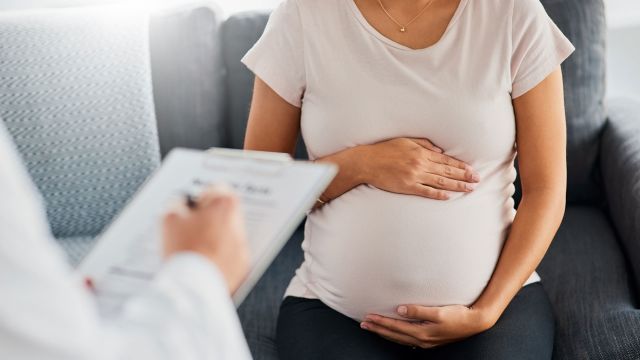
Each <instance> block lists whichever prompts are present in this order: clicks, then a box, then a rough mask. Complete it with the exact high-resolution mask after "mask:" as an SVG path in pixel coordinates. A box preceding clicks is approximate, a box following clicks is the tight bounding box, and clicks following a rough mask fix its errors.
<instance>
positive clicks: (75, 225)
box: [0, 8, 159, 237]
mask: <svg viewBox="0 0 640 360" xmlns="http://www.w3.org/2000/svg"><path fill="white" fill-rule="evenodd" d="M147 29H148V27H147V22H146V17H145V16H144V15H143V14H137V13H132V14H129V13H128V12H126V11H124V10H123V9H117V10H115V9H111V11H108V10H107V9H106V8H98V9H88V8H87V9H64V10H47V11H44V10H43V11H29V12H25V13H3V14H0V38H1V39H2V44H0V118H3V119H4V121H5V124H6V126H7V129H8V130H9V132H10V133H11V134H12V136H13V137H14V140H15V142H16V144H17V147H18V150H19V151H20V152H21V154H22V156H23V158H24V160H25V162H26V165H27V168H28V169H29V172H30V174H31V176H32V178H33V180H34V182H35V183H36V185H37V186H38V188H39V189H40V191H41V192H42V195H43V197H44V200H45V202H46V205H47V212H48V216H49V221H50V224H51V228H52V231H53V234H54V235H55V236H57V237H78V236H95V235H97V234H98V233H99V232H100V231H101V230H102V228H103V227H104V226H105V225H106V224H107V223H108V222H109V221H110V220H111V219H112V217H113V216H114V215H115V214H117V213H118V212H119V210H120V209H121V208H122V206H123V205H124V204H125V203H126V201H127V200H128V199H129V198H130V197H131V195H132V194H133V193H134V192H135V191H136V190H137V188H138V187H139V186H140V185H141V184H142V183H143V181H144V180H145V179H146V178H147V176H148V175H149V173H150V172H151V171H152V170H153V169H155V168H156V167H157V165H158V163H159V149H158V144H157V133H156V127H155V119H154V112H153V99H152V94H151V77H150V66H149V51H148V31H147Z"/></svg>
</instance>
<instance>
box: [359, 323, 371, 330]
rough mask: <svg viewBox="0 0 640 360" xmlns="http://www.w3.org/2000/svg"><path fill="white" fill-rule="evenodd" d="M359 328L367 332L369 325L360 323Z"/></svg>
mask: <svg viewBox="0 0 640 360" xmlns="http://www.w3.org/2000/svg"><path fill="white" fill-rule="evenodd" d="M360 327H361V328H363V329H365V330H369V325H367V323H360Z"/></svg>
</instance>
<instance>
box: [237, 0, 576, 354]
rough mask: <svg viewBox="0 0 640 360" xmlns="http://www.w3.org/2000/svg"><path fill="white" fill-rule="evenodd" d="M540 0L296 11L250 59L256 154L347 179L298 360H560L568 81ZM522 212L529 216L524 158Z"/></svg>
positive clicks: (295, 314) (297, 7)
mask: <svg viewBox="0 0 640 360" xmlns="http://www.w3.org/2000/svg"><path fill="white" fill-rule="evenodd" d="M573 50H574V48H573V46H572V44H571V43H570V42H569V41H568V40H567V39H566V38H565V37H564V35H563V34H562V33H561V32H560V30H559V29H558V28H557V27H556V26H555V24H554V23H553V22H552V21H551V20H550V18H549V17H548V15H547V14H546V12H545V10H544V8H543V7H542V5H541V4H540V2H539V0H380V1H379V0H285V1H284V2H283V3H282V4H281V6H280V7H279V8H278V9H277V10H275V12H274V13H273V14H272V15H271V18H270V20H269V23H268V25H267V28H266V30H265V32H264V34H263V35H262V37H261V39H260V40H259V41H258V42H257V43H256V44H255V46H254V47H253V48H252V49H251V50H250V51H249V52H248V53H247V54H246V56H245V57H244V58H243V63H244V64H246V66H247V67H248V68H249V69H251V70H252V71H253V72H254V73H255V74H256V81H255V89H254V97H253V104H252V108H251V113H250V119H249V126H248V130H247V136H246V143H245V147H246V148H247V149H254V150H267V151H278V152H288V153H293V152H294V148H295V143H296V138H297V136H298V134H299V132H300V131H301V132H302V136H303V138H304V140H305V143H306V145H307V150H308V153H309V157H310V159H311V160H314V161H324V162H333V163H335V164H338V165H339V167H340V171H339V174H338V176H337V177H336V179H335V180H334V181H333V183H332V184H331V185H330V186H329V188H328V189H327V190H326V192H325V193H324V194H323V195H322V197H321V198H320V199H319V200H318V205H317V207H316V209H315V210H314V211H313V212H312V213H311V214H310V215H309V217H308V218H307V222H306V226H305V239H304V242H303V244H302V248H303V250H304V254H305V258H304V263H303V264H302V265H301V266H300V268H299V269H298V270H297V271H296V274H295V277H294V278H293V279H292V280H291V283H290V285H289V287H288V289H287V291H286V294H285V299H284V301H283V303H282V305H281V309H280V315H279V319H278V333H277V343H278V351H279V353H280V357H281V359H283V360H288V359H305V360H307V359H332V360H335V359H368V360H369V359H550V358H551V353H552V347H553V336H554V334H553V329H554V320H553V315H552V310H551V307H550V303H549V301H548V299H547V297H546V294H545V292H544V290H543V287H542V285H541V284H540V278H539V277H538V275H537V274H536V273H535V269H536V267H537V266H538V264H539V263H540V261H541V259H542V257H543V256H544V254H545V252H546V251H547V248H548V247H549V244H550V242H551V240H552V239H553V237H554V235H555V232H556V230H557V228H558V226H559V224H560V222H561V219H562V216H563V213H564V205H565V188H566V162H565V155H566V154H565V137H566V131H565V118H564V103H563V89H562V75H561V71H560V67H559V65H560V64H561V63H562V62H563V61H564V60H565V59H566V58H567V57H568V56H569V55H570V54H571V53H572V51H573ZM516 153H518V154H519V158H518V159H519V160H518V162H519V168H520V177H521V183H522V201H521V203H520V205H519V207H518V211H517V213H516V210H515V209H514V203H513V199H512V195H513V193H514V186H513V184H512V183H513V181H514V180H515V178H516V171H515V168H514V159H515V156H516Z"/></svg>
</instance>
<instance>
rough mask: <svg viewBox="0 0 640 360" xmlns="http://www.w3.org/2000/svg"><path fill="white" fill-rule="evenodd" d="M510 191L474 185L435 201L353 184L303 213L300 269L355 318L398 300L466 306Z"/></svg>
mask: <svg viewBox="0 0 640 360" xmlns="http://www.w3.org/2000/svg"><path fill="white" fill-rule="evenodd" d="M512 192H513V189H512V188H510V187H508V186H507V187H505V188H503V189H497V190H496V189H494V190H489V189H488V188H485V189H484V190H483V189H482V188H481V187H478V188H477V189H476V191H474V192H473V193H469V194H461V193H457V194H455V195H454V196H452V198H451V199H450V200H448V201H438V200H432V199H426V198H421V197H417V196H409V195H400V194H393V193H389V192H385V191H382V190H379V189H376V188H374V187H370V186H364V185H363V186H360V187H358V188H356V189H354V190H352V191H350V192H348V193H346V194H344V195H343V196H341V197H340V198H338V199H335V200H334V201H332V202H331V203H330V204H328V205H327V206H325V207H324V208H323V209H322V210H320V211H317V212H314V213H312V214H311V215H310V216H309V218H308V220H307V224H306V226H307V228H306V234H307V237H306V239H305V244H304V246H303V248H304V249H305V263H304V264H303V266H302V269H301V270H302V271H301V272H300V273H301V274H302V277H304V278H305V279H304V282H305V283H306V284H307V287H308V288H309V290H311V291H312V292H313V293H314V294H315V295H316V296H318V298H320V300H322V301H323V302H324V303H325V304H327V305H328V306H330V307H332V308H334V309H335V310H338V311H339V312H341V313H343V314H345V315H347V316H349V317H352V318H355V319H362V318H363V317H364V316H365V315H366V314H368V313H378V314H383V315H387V316H395V315H394V314H395V312H394V310H395V308H396V307H397V306H398V305H400V304H421V305H432V306H439V305H449V304H464V305H469V304H471V303H473V302H474V301H475V299H476V298H477V297H478V296H479V295H480V294H481V292H482V290H483V289H484V287H485V286H486V285H487V283H488V281H489V279H490V278H491V274H492V272H493V270H494V267H495V265H496V262H497V260H498V257H499V255H500V251H501V248H502V244H503V242H504V240H505V238H506V235H507V232H508V228H509V225H510V224H511V222H512V221H513V217H514V215H515V210H513V201H512V200H511V194H512ZM300 273H299V274H300Z"/></svg>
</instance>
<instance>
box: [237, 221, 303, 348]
mask: <svg viewBox="0 0 640 360" xmlns="http://www.w3.org/2000/svg"><path fill="white" fill-rule="evenodd" d="M303 232H304V231H303V229H302V228H300V229H298V230H297V231H296V232H295V233H294V234H293V236H292V237H291V239H290V240H289V242H288V243H287V244H286V245H285V247H284V248H283V249H282V251H281V252H280V254H279V255H278V257H277V258H276V260H275V261H274V262H273V264H272V265H271V267H269V270H267V272H266V273H265V274H264V275H263V276H262V278H261V279H260V281H259V282H258V284H257V285H256V287H255V288H254V289H253V291H252V292H251V293H250V294H249V296H248V297H247V298H246V300H245V301H244V303H242V306H240V308H239V309H238V312H239V315H240V321H241V322H242V328H243V329H244V333H245V336H246V337H247V342H248V344H249V348H250V349H251V353H252V355H253V357H254V359H255V360H277V359H278V354H277V351H276V344H275V336H276V321H277V319H278V312H279V308H280V302H282V297H283V296H284V291H285V290H286V288H287V286H288V285H289V281H290V280H291V278H292V277H293V274H294V272H295V270H296V269H297V268H298V266H300V264H302V260H303V253H302V249H301V248H300V245H301V243H302V239H303V237H304V236H303Z"/></svg>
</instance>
